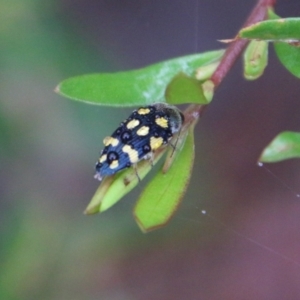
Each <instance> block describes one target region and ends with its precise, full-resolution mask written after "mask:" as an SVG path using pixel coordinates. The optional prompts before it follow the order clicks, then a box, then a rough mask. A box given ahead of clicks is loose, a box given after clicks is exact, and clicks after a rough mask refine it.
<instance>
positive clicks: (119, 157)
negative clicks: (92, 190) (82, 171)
mask: <svg viewBox="0 0 300 300" xmlns="http://www.w3.org/2000/svg"><path fill="white" fill-rule="evenodd" d="M183 122H184V116H183V114H182V112H181V111H180V110H179V109H178V108H177V107H175V106H171V105H168V104H166V103H154V104H152V105H149V106H144V107H140V108H139V109H137V110H134V111H133V112H132V114H131V115H130V116H129V117H128V119H126V120H124V121H123V122H122V123H121V124H120V125H119V127H118V128H117V129H116V130H115V132H114V133H113V134H112V135H111V136H109V137H106V138H105V139H104V140H103V143H104V146H105V148H104V149H103V150H102V152H101V155H100V158H99V160H98V162H97V163H96V175H95V178H97V179H99V180H102V178H103V177H104V176H109V175H113V174H115V173H116V172H118V171H120V170H123V169H125V168H129V167H131V166H135V164H136V163H138V162H139V161H140V160H142V159H149V160H150V161H151V159H152V156H153V153H154V152H155V150H157V149H159V148H160V147H163V146H165V145H167V144H168V143H169V142H170V140H171V139H172V137H173V135H174V134H175V133H176V132H179V131H180V129H181V126H182V124H183Z"/></svg>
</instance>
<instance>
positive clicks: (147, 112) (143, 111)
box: [137, 108, 150, 115]
mask: <svg viewBox="0 0 300 300" xmlns="http://www.w3.org/2000/svg"><path fill="white" fill-rule="evenodd" d="M137 112H138V114H139V115H147V114H149V112H150V109H149V108H140V109H139V110H138V111H137Z"/></svg>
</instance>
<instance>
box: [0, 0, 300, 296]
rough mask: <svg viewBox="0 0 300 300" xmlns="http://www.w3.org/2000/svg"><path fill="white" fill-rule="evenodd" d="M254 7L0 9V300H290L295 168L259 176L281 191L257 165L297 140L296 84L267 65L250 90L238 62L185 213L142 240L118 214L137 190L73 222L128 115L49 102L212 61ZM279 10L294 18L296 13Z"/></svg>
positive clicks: (80, 3) (104, 4)
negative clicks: (105, 149)
mask: <svg viewBox="0 0 300 300" xmlns="http://www.w3.org/2000/svg"><path fill="white" fill-rule="evenodd" d="M278 2H280V1H278ZM254 4H255V1H247V2H243V1H238V0H232V1H228V2H227V3H226V6H225V4H224V2H223V1H217V0H214V1H209V0H198V1H194V0H189V1H179V0H176V1H171V0H163V1H150V0H146V1H140V0H134V1H128V0H127V1H121V0H118V1H117V0H112V1H105V0H102V1H96V0H94V1H93V0H87V1H84V0H74V1H71V0H49V1H38V0H10V1H5V0H1V1H0V49H1V51H0V76H1V80H0V141H1V147H0V153H1V156H0V163H1V169H0V179H1V201H0V207H1V209H0V218H1V223H0V224H1V227H0V234H1V236H0V238H1V247H0V299H73V300H74V299H108V300H116V299H121V300H123V299H133V300H135V299H299V297H300V286H299V280H300V275H299V274H300V272H299V265H300V242H299V241H300V239H299V238H300V235H299V226H300V218H299V215H300V209H299V201H298V199H297V198H296V197H295V195H294V193H293V191H295V192H299V180H300V176H299V167H300V165H299V162H298V161H292V162H285V163H281V164H277V165H272V166H270V169H271V170H272V171H273V172H274V173H275V174H277V175H278V176H279V177H280V179H281V180H282V181H283V182H285V183H288V185H289V186H291V188H292V190H293V191H292V192H291V191H290V190H289V189H287V188H286V187H285V186H284V184H282V183H281V182H280V181H277V180H276V179H274V178H273V177H272V176H270V175H269V173H268V172H266V171H265V170H264V169H260V168H258V167H257V166H256V159H257V157H258V156H259V154H260V151H261V150H262V149H263V147H264V146H265V145H267V143H269V141H270V140H271V139H272V138H273V137H274V136H275V135H276V134H277V133H278V132H279V131H281V130H298V131H300V125H299V124H300V123H299V113H300V109H299V104H298V98H299V92H300V90H299V86H300V85H299V80H297V79H295V78H293V77H292V76H291V75H290V74H288V73H287V72H286V71H285V70H284V68H283V67H282V66H281V65H280V64H279V63H278V62H277V61H276V60H275V57H274V54H273V52H271V65H270V66H269V67H268V69H267V70H266V74H265V76H264V77H263V78H262V79H260V80H259V81H256V82H245V80H244V79H243V78H242V71H241V65H240V64H238V65H237V66H236V67H234V69H233V71H232V72H231V73H230V75H229V76H228V78H227V79H226V80H225V81H224V83H223V84H222V86H221V87H220V88H219V90H218V92H217V94H216V98H215V101H213V103H212V104H211V105H210V108H209V109H208V111H207V112H206V114H205V116H204V118H203V120H201V122H200V123H199V125H198V127H197V136H196V143H197V144H196V150H197V155H196V162H195V168H194V171H193V178H192V181H191V185H190V187H189V189H188V192H187V194H186V196H185V198H184V201H183V203H182V205H181V207H180V208H179V211H178V213H177V215H176V216H175V218H174V219H173V220H172V221H171V223H170V224H169V225H168V226H167V227H166V228H164V229H160V230H158V231H155V232H152V233H150V234H146V235H145V234H142V233H141V232H140V230H139V228H138V227H137V225H136V224H135V222H134V220H133V217H132V213H131V211H132V207H133V205H134V203H135V200H136V199H137V196H138V194H139V193H140V192H141V191H142V189H143V186H144V183H142V184H140V185H139V186H138V188H137V189H136V190H135V191H134V192H133V193H131V194H130V195H128V196H127V197H126V198H125V199H124V200H122V201H121V202H120V203H118V204H117V205H116V206H114V207H113V208H112V209H110V210H109V211H107V212H105V213H103V214H102V215H96V216H93V217H87V216H84V215H83V214H82V211H83V210H84V208H85V207H86V206H87V204H88V202H89V200H90V198H91V196H92V195H93V193H94V191H95V189H96V188H97V186H98V182H97V181H95V180H94V179H93V174H94V163H95V162H96V160H97V158H98V153H99V150H100V149H101V147H102V139H103V137H105V136H106V135H108V134H110V133H111V132H112V131H113V130H114V129H115V127H116V126H117V124H118V123H119V122H120V121H121V120H122V119H123V118H125V117H126V116H127V115H128V114H129V113H130V109H110V108H104V107H97V106H89V105H84V104H80V103H76V102H72V101H71V100H68V99H65V98H62V97H60V96H58V95H56V94H55V93H54V92H53V90H54V88H55V86H56V85H57V84H58V83H59V82H60V81H62V80H63V79H66V78H68V77H71V76H75V75H80V74H85V73H92V72H112V71H117V70H126V69H132V68H138V67H142V66H145V65H147V64H150V63H154V62H157V61H160V60H164V59H169V58H171V57H175V56H180V55H185V54H190V53H194V52H196V51H199V52H201V51H207V50H213V49H218V48H220V47H221V46H222V45H221V46H220V44H219V43H218V42H217V39H224V38H231V37H232V36H233V35H234V34H235V32H236V31H237V30H238V28H239V26H240V25H241V24H242V23H243V21H244V19H245V18H246V16H247V14H248V13H249V11H250V10H251V8H252V7H253V6H254ZM278 9H279V10H278V13H279V14H281V15H283V16H292V15H293V14H294V15H296V16H297V15H298V16H299V12H300V6H299V2H298V0H295V1H289V3H286V2H285V1H281V2H280V3H279V5H278ZM196 16H198V17H196ZM224 24H225V25H224ZM196 28H197V29H196ZM202 209H206V210H207V211H208V213H209V215H208V216H203V215H202V214H201V210H202ZM224 223H225V224H226V226H223V224H224ZM231 228H232V229H233V230H236V231H238V232H240V233H241V235H237V234H236V233H235V232H233V231H232V230H231ZM243 235H246V236H248V237H250V238H252V239H254V240H255V241H257V242H258V243H261V244H262V245H265V246H267V247H270V248H271V249H272V250H274V251H275V252H280V253H281V254H282V255H277V254H275V253H274V252H272V251H269V250H266V249H264V248H263V247H261V246H260V245H257V244H254V243H252V242H251V241H249V240H248V239H247V238H245V237H243ZM284 255H285V256H287V257H289V258H291V261H289V260H287V259H285V258H284V257H283V256H284Z"/></svg>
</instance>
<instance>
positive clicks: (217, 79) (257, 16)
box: [211, 0, 276, 88]
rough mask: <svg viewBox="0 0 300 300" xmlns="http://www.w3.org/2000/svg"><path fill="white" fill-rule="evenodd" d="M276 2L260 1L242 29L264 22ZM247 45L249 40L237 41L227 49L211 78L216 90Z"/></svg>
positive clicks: (269, 0) (272, 0)
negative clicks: (269, 9)
mask: <svg viewBox="0 0 300 300" xmlns="http://www.w3.org/2000/svg"><path fill="white" fill-rule="evenodd" d="M275 2H276V0H259V1H258V2H257V4H256V6H255V7H254V9H253V10H252V12H251V14H250V15H249V17H248V19H247V20H246V22H245V23H244V25H243V26H242V27H247V26H250V25H252V24H255V23H257V22H260V21H263V20H264V19H265V18H266V16H267V12H268V8H269V7H273V6H274V5H275ZM247 44H248V40H244V39H237V40H236V41H234V42H232V43H231V44H230V46H229V47H228V48H227V49H226V51H225V54H224V56H223V58H222V60H221V62H220V64H219V66H218V68H217V69H216V71H215V72H214V74H213V75H212V77H211V80H212V82H213V83H214V85H215V88H216V87H217V86H218V85H219V84H220V83H221V82H222V80H223V79H224V77H225V76H226V75H227V73H228V72H229V70H230V69H231V68H232V66H233V64H234V63H235V61H236V60H237V58H238V57H239V55H240V54H241V52H242V50H243V49H244V48H245V46H246V45H247Z"/></svg>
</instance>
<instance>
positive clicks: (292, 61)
mask: <svg viewBox="0 0 300 300" xmlns="http://www.w3.org/2000/svg"><path fill="white" fill-rule="evenodd" d="M274 47H275V52H276V55H277V57H278V59H279V60H280V62H281V63H282V64H283V65H284V67H285V68H286V69H287V70H288V71H289V72H290V73H292V74H293V75H294V76H296V77H298V78H300V47H299V46H293V45H289V44H287V43H283V42H277V43H275V44H274Z"/></svg>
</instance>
